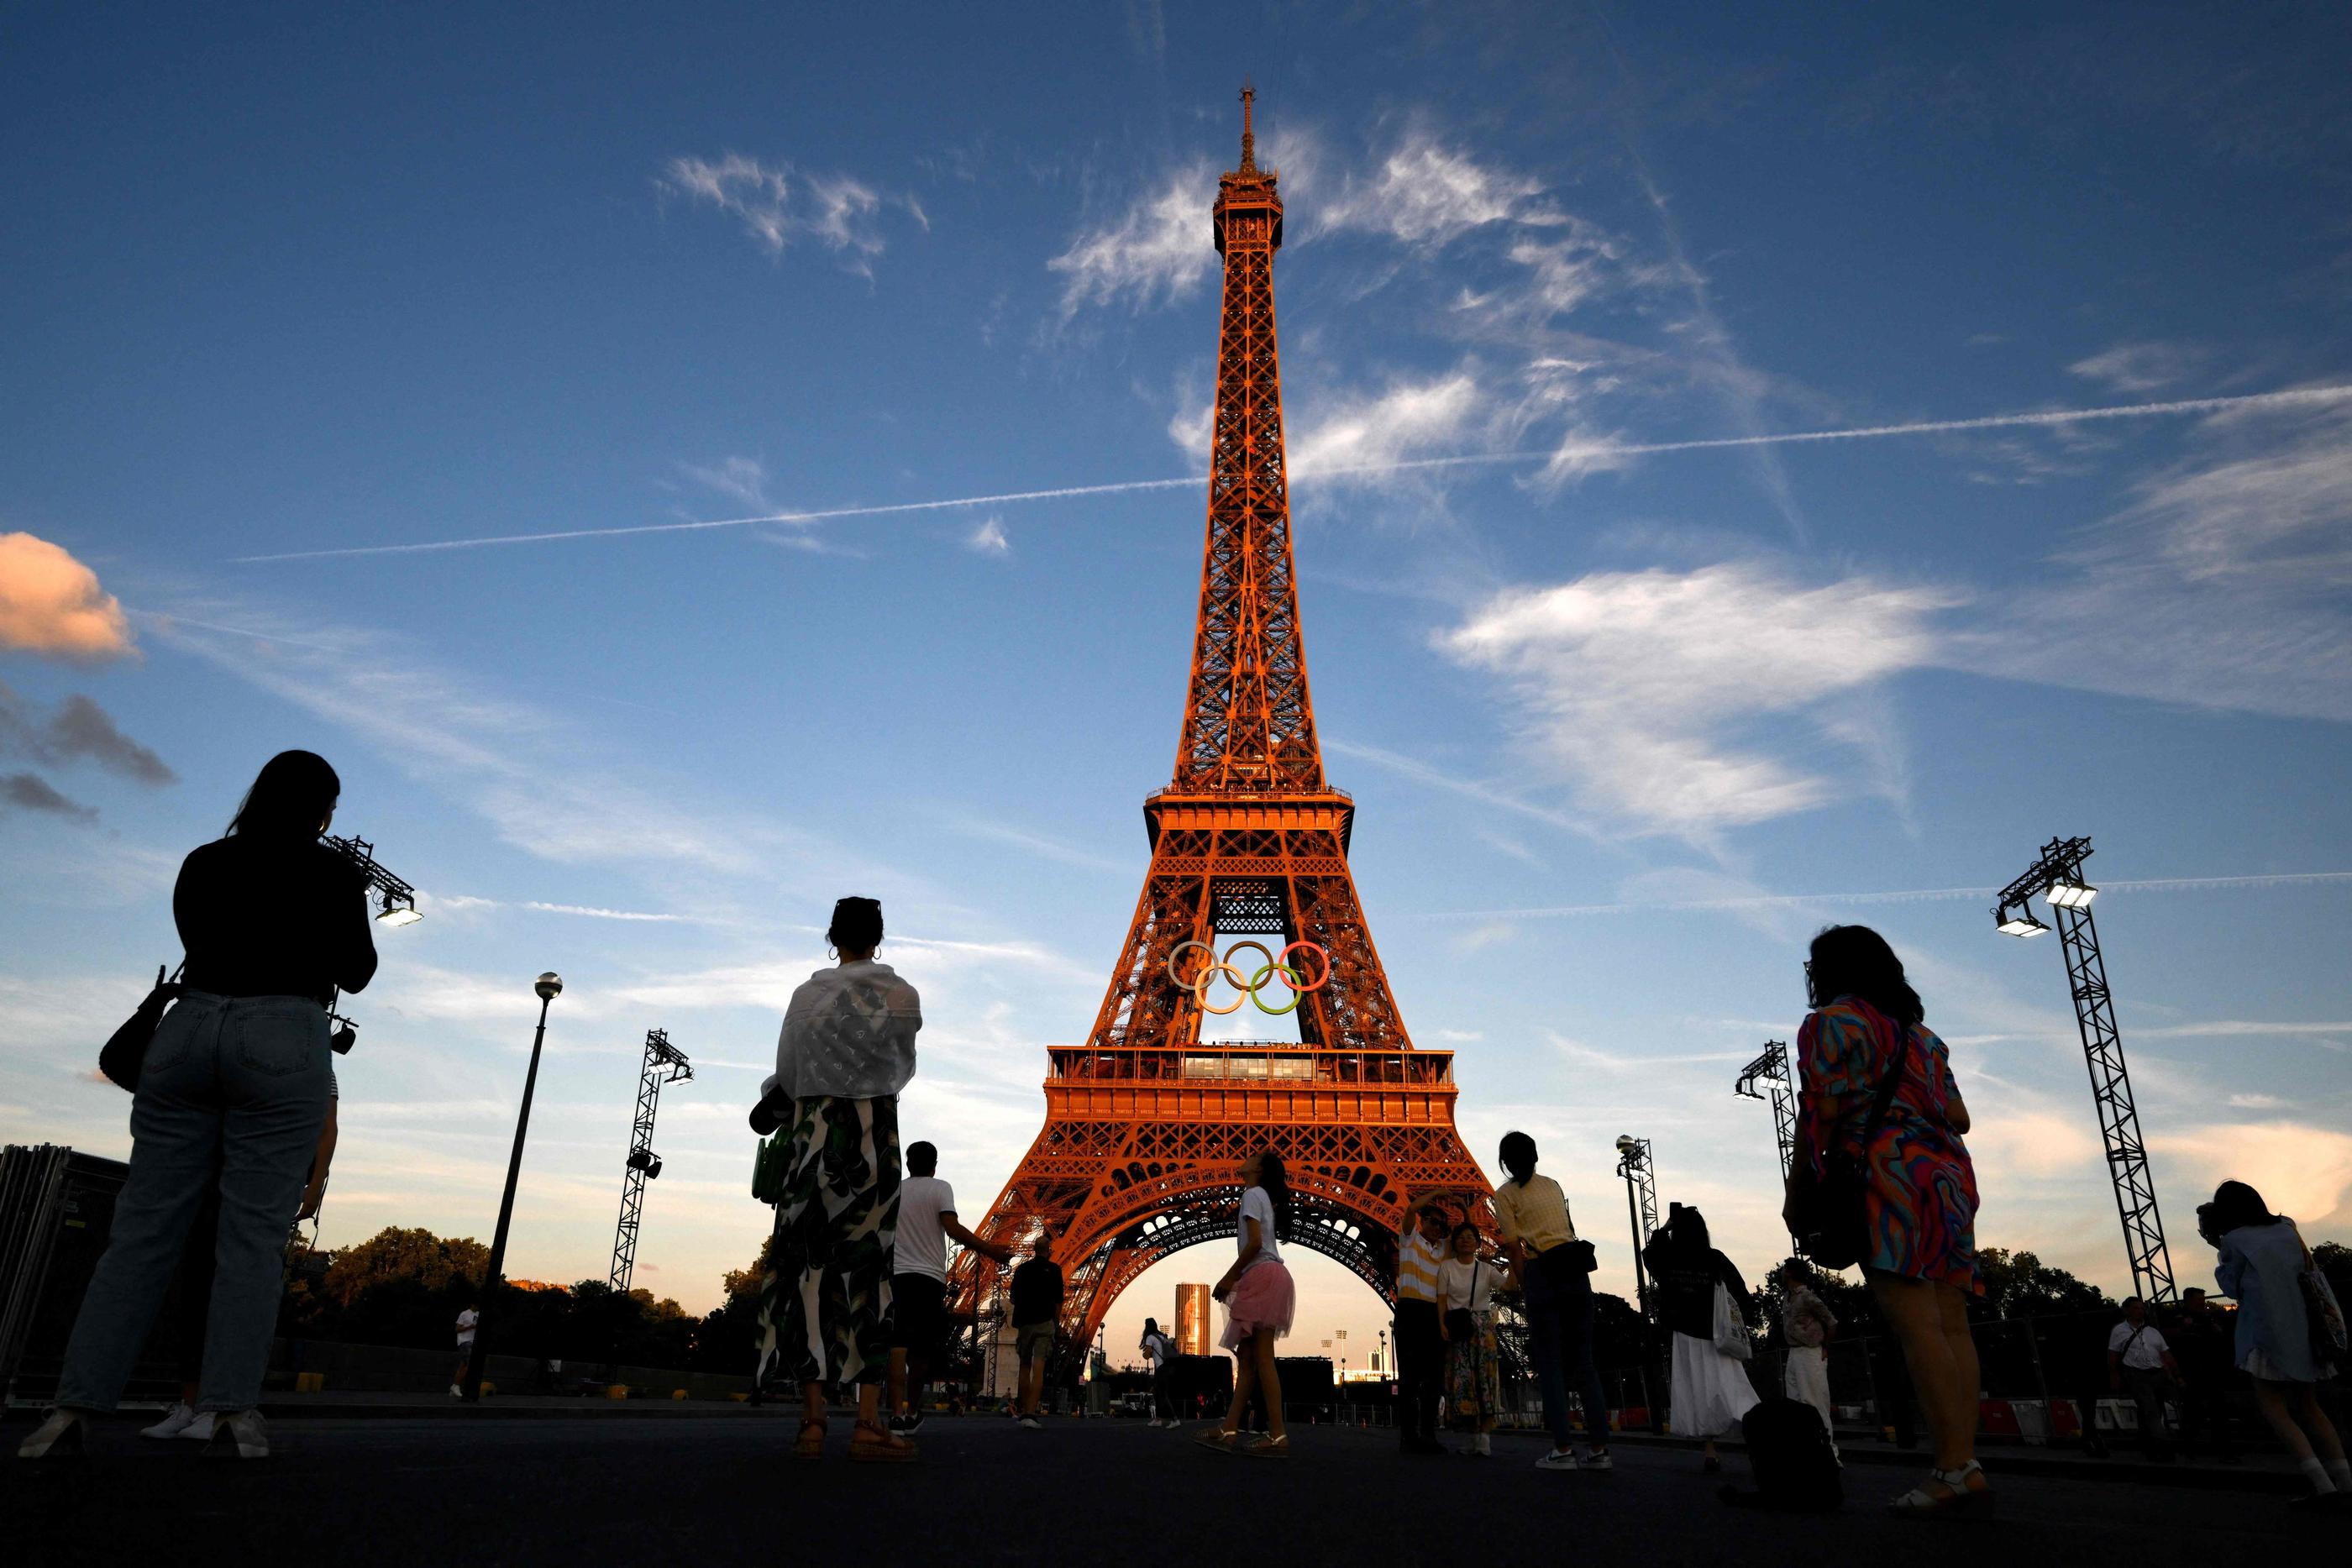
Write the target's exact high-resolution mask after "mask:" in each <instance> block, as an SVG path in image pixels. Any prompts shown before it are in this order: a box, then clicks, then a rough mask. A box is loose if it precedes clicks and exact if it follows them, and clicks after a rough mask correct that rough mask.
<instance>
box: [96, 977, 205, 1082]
mask: <svg viewBox="0 0 2352 1568" xmlns="http://www.w3.org/2000/svg"><path fill="white" fill-rule="evenodd" d="M187 967H188V966H187V964H186V962H185V961H184V960H183V961H182V963H181V965H180V967H179V968H177V969H174V970H173V971H172V977H171V978H170V979H168V980H167V979H165V978H164V977H163V965H161V964H158V965H156V966H155V988H154V989H153V990H152V991H149V992H148V993H147V999H146V1000H145V1001H143V1002H141V1003H140V1004H139V1006H138V1008H137V1009H136V1010H134V1011H133V1012H132V1013H131V1016H130V1017H129V1018H127V1019H123V1020H122V1027H121V1029H118V1030H115V1031H114V1032H113V1033H112V1034H110V1035H109V1036H107V1039H106V1043H105V1044H104V1045H103V1046H100V1048H99V1052H98V1070H99V1071H100V1072H103V1073H104V1074H106V1076H107V1077H108V1078H109V1079H110V1080H111V1081H112V1082H113V1083H114V1084H115V1086H116V1087H117V1088H120V1089H127V1090H129V1091H130V1092H131V1093H133V1094H136V1093H138V1092H139V1071H140V1069H141V1068H142V1067H144V1066H145V1065H146V1062H147V1048H148V1046H150V1045H151V1044H152V1043H153V1042H154V1040H155V1027H156V1026H157V1025H158V1024H160V1023H162V1022H163V1009H165V1008H168V1007H170V1006H171V1005H172V1004H173V1002H175V1001H178V1000H179V999H180V993H181V992H183V991H184V990H186V989H187V988H186V987H185V986H184V985H182V984H180V976H181V974H182V973H183V972H184V971H185V970H186V968H187Z"/></svg>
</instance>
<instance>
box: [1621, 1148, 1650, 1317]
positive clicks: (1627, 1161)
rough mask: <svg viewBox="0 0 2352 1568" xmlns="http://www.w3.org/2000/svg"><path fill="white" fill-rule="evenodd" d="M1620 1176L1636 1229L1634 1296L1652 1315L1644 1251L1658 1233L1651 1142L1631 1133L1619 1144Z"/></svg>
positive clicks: (1628, 1216)
mask: <svg viewBox="0 0 2352 1568" xmlns="http://www.w3.org/2000/svg"><path fill="white" fill-rule="evenodd" d="M1617 1174H1618V1175H1619V1176H1622V1177H1624V1179H1625V1218H1626V1221H1627V1222H1628V1223H1629V1224H1631V1225H1632V1226H1633V1293H1634V1294H1635V1295H1636V1296H1638V1297H1640V1298H1641V1302H1642V1315H1643V1317H1645V1318H1646V1317H1648V1316H1649V1315H1650V1277H1649V1274H1648V1272H1647V1271H1646V1270H1644V1269H1643V1266H1642V1249H1643V1248H1644V1247H1646V1246H1648V1245H1649V1243H1650V1238H1651V1237H1653V1236H1654V1235H1656V1234H1657V1229H1658V1176H1657V1172H1656V1170H1655V1169H1654V1168H1653V1166H1651V1164H1650V1140H1649V1139H1647V1138H1637V1137H1635V1136H1633V1134H1631V1133H1627V1134H1623V1135H1622V1136H1621V1137H1619V1138H1618V1140H1617Z"/></svg>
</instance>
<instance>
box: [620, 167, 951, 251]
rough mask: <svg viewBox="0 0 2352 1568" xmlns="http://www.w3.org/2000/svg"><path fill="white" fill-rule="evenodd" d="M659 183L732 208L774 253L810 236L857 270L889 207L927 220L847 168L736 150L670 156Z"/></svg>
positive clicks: (879, 244) (877, 245)
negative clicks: (840, 170) (813, 166)
mask: <svg viewBox="0 0 2352 1568" xmlns="http://www.w3.org/2000/svg"><path fill="white" fill-rule="evenodd" d="M660 184H661V186H662V188H663V189H665V190H667V191H673V192H676V193H678V194H680V195H683V196H685V197H687V198H688V199H689V200H691V201H694V202H698V203H700V202H709V204H711V205H713V206H715V207H717V208H718V209H719V211H721V212H723V213H727V214H731V215H732V216H734V217H735V218H737V219H738V220H740V222H741V223H742V225H743V228H744V232H745V233H747V234H749V235H751V237H752V238H753V239H755V240H757V241H759V242H760V244H761V246H762V247H764V248H765V249H766V250H767V252H768V253H769V254H770V255H771V256H782V255H783V253H784V252H785V251H786V250H787V249H789V248H790V247H791V246H794V245H798V244H801V243H802V242H803V241H813V242H814V243H816V244H818V245H821V246H824V247H825V248H826V249H828V250H831V251H834V252H835V253H837V254H841V255H844V256H846V257H847V258H849V264H850V267H851V270H853V271H856V272H860V273H864V272H866V271H867V263H868V262H870V261H871V259H872V258H873V257H875V256H879V255H881V254H882V251H883V249H884V248H885V241H884V239H883V237H882V228H881V222H880V217H881V213H882V210H883V209H884V208H885V207H886V206H899V207H903V208H905V209H906V210H907V212H908V214H909V215H910V216H912V217H913V218H914V219H915V221H916V222H917V223H919V224H920V225H922V226H923V227H924V228H926V229H928V228H929V227H930V221H929V218H927V217H926V216H924V214H923V211H922V209H921V208H920V207H919V206H917V205H916V204H915V203H914V200H913V199H912V198H911V197H907V196H896V195H885V194H884V193H881V192H879V191H877V190H876V189H875V188H874V187H872V186H870V185H867V184H866V183H863V182H862V181H858V180H856V179H853V178H851V177H850V176H849V175H847V174H818V173H811V172H804V171H802V170H798V169H795V168H794V167H793V165H792V164H791V163H789V162H781V161H780V162H774V163H763V162H761V161H760V160H759V159H756V158H746V157H744V156H743V155H742V154H740V153H738V152H730V153H728V154H727V155H726V156H725V157H723V158H719V159H717V160H712V159H708V158H673V159H671V160H670V162H669V164H668V167H667V169H666V170H665V171H664V172H663V175H662V179H661V181H660Z"/></svg>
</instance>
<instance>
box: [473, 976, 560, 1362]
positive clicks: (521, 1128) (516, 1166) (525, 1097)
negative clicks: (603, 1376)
mask: <svg viewBox="0 0 2352 1568" xmlns="http://www.w3.org/2000/svg"><path fill="white" fill-rule="evenodd" d="M532 988H533V989H534V990H536V991H538V993H539V1029H538V1031H537V1032H536V1033H534V1034H533V1035H532V1036H531V1037H530V1071H527V1072H525V1073H524V1074H523V1080H522V1111H521V1113H520V1114H518V1115H517V1116H516V1117H515V1136H514V1152H513V1153H512V1154H510V1155H508V1156H507V1190H506V1196H505V1197H501V1198H499V1228H498V1231H497V1233H496V1234H495V1235H493V1236H492V1237H491V1238H490V1266H489V1269H488V1271H486V1272H485V1273H484V1274H483V1276H482V1304H481V1305H480V1306H479V1307H478V1308H476V1309H475V1312H474V1351H473V1354H471V1355H469V1356H467V1358H466V1382H465V1396H466V1401H467V1403H468V1404H472V1403H475V1402H477V1401H478V1400H479V1399H480V1398H481V1397H482V1364H483V1363H484V1362H485V1361H487V1360H488V1356H489V1340H490V1322H491V1317H490V1303H491V1301H492V1300H493V1298H495V1297H496V1296H497V1294H498V1290H499V1283H500V1281H503V1280H504V1279H505V1278H506V1266H507V1227H508V1225H509V1222H511V1221H512V1220H513V1218H514V1197H515V1181H516V1179H517V1178H518V1177H520V1176H521V1175H522V1141H523V1137H524V1135H525V1134H528V1133H529V1132H530V1097H531V1093H532V1092H533V1091H534V1090H536V1089H537V1088H538V1087H539V1051H540V1047H541V1046H542V1045H544V1044H546V1043H547V1005H548V1003H550V1002H551V1001H553V1000H554V999H555V998H557V997H559V996H562V994H563V981H562V979H561V978H560V977H558V976H557V975H556V973H555V971H554V970H552V969H551V970H549V971H548V972H547V973H546V974H544V975H541V977H539V978H538V980H537V981H536V982H534V983H533V986H532Z"/></svg>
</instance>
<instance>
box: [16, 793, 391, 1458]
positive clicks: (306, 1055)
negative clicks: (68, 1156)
mask: <svg viewBox="0 0 2352 1568" xmlns="http://www.w3.org/2000/svg"><path fill="white" fill-rule="evenodd" d="M341 792H342V784H341V780H340V779H337V778H336V776H335V770H334V769H333V768H330V767H329V766H328V765H327V762H326V759H325V758H321V757H318V756H316V755H314V754H312V753H310V752H308V751H284V752H280V753H278V755H277V756H276V757H273V758H270V759H269V761H268V764H267V765H266V766H265V767H264V768H262V769H261V774H260V776H259V777H258V778H257V779H255V780H254V781H253V788H252V789H250V790H248V791H247V793H246V797H245V803H244V804H243V805H242V806H240V807H239V808H238V809H237V813H236V819H235V820H234V821H231V822H230V823H229V828H228V834H227V836H226V837H225V838H222V839H219V840H217V841H215V842H212V843H209V844H205V845H204V846H202V847H201V848H199V849H197V850H196V851H195V852H194V853H192V854H190V855H189V856H188V858H187V860H186V861H185V862H184V863H183V864H182V865H181V867H180V880H179V883H178V885H177V886H176V887H175V888H174V889H173V894H172V915H173V919H174V921H175V922H176V923H177V924H178V925H179V929H180V941H181V943H182V945H183V946H184V948H185V949H186V952H187V967H186V969H185V971H184V974H183V976H182V978H183V981H184V988H183V991H182V994H181V996H180V998H179V1000H178V1001H176V1002H174V1003H173V1006H172V1009H171V1011H169V1012H168V1013H166V1014H164V1015H163V1024H162V1025H161V1027H159V1028H158V1029H157V1030H156V1031H155V1038H154V1040H153V1042H152V1044H150V1045H149V1046H148V1048H147V1057H146V1061H145V1063H144V1065H143V1066H142V1069H141V1071H140V1075H139V1092H138V1094H137V1096H136V1098H135V1099H133V1101H132V1102H131V1174H130V1176H129V1177H128V1179H127V1180H126V1181H125V1182H124V1184H123V1187H122V1195H121V1197H120V1198H119V1199H117V1200H116V1203H115V1208H114V1224H113V1228H112V1231H111V1233H110V1237H109V1239H108V1241H107V1246H106V1253H105V1255H104V1256H103V1257H101V1258H100V1260H99V1262H98V1270H97V1272H96V1273H95V1274H93V1275H92V1276H91V1278H90V1282H89V1291H87V1292H86V1293H85V1294H84V1295H83V1297H82V1302H81V1313H80V1315H79V1317H77V1318H76V1319H75V1320H74V1330H73V1337H72V1339H71V1340H70V1341H68V1343H67V1346H66V1359H65V1369H64V1371H63V1372H62V1373H61V1374H60V1375H59V1376H58V1397H57V1406H56V1407H55V1408H54V1409H52V1410H51V1411H50V1412H49V1416H48V1419H47V1421H45V1422H43V1423H42V1425H41V1427H40V1429H39V1430H38V1431H36V1432H35V1433H34V1434H33V1435H32V1436H31V1437H28V1438H26V1440H25V1443H24V1446H23V1447H22V1448H18V1449H17V1450H16V1451H17V1455H18V1457H19V1458H28V1459H37V1458H53V1457H61V1456H67V1455H73V1454H79V1453H80V1452H81V1451H82V1444H83V1437H84V1434H85V1431H86V1429H87V1427H88V1426H89V1417H90V1416H94V1415H98V1414H101V1413H103V1412H106V1411H110V1410H112V1409H113V1408H114V1406H115V1402H116V1400H117V1399H118V1398H120V1397H121V1393H122V1385H123V1384H124V1382H126V1381H127V1380H128V1379H129V1377H130V1375H131V1367H132V1365H133V1364H135V1363H136V1362H137V1361H138V1359H139V1353H140V1351H141V1349H142V1347H143V1346H144V1345H145V1343H146V1342H147V1331H148V1329H149V1327H150V1325H151V1324H152V1322H153V1321H154V1317H155V1309H156V1306H157V1304H158V1303H159V1302H160V1301H162V1299H163V1292H164V1290H165V1287H167V1286H168V1285H169V1284H170V1283H171V1281H172V1275H173V1270H174V1269H175V1268H176V1267H177V1266H178V1264H179V1260H180V1252H181V1249H182V1248H183V1246H184V1244H185V1242H186V1240H187V1237H188V1229H189V1227H190V1225H191V1224H192V1222H193V1221H194V1218H195V1214H196V1210H197V1207H199V1205H200V1204H201V1202H202V1200H203V1198H204V1195H205V1188H206V1187H207V1186H215V1189H216V1191H217V1192H218V1195H219V1198H220V1227H219V1237H218V1240H217V1241H216V1243H215V1252H214V1257H215V1269H214V1275H213V1287H212V1301H211V1304H210V1308H209V1311H208V1314H207V1319H206V1328H205V1354H204V1375H203V1378H202V1382H201V1385H200V1388H199V1392H198V1396H197V1400H196V1408H197V1409H198V1410H199V1411H203V1412H210V1413H212V1414H213V1416H214V1417H215V1420H214V1427H213V1438H212V1441H211V1443H210V1444H209V1445H208V1446H207V1447H206V1448H205V1453H206V1454H207V1455H209V1456H213V1457H215V1458H246V1459H257V1458H266V1457H267V1456H268V1452H269V1439H268V1434H267V1432H266V1431H265V1429H264V1428H263V1426H262V1421H261V1413H260V1412H259V1411H257V1410H256V1409H255V1408H254V1406H255V1404H256V1403H257V1401H258V1400H259V1399H260V1397H261V1375H262V1372H263V1369H264V1368H265V1366H266V1365H267V1364H268V1359H269V1337H270V1334H271V1333H272V1331H273V1330H274V1329H275V1328H276V1327H277V1322H278V1288H279V1281H280V1268H281V1257H280V1254H281V1249H283V1247H284V1245H285V1241H286V1227H287V1225H288V1224H289V1222H290V1221H291V1220H292V1218H294V1211H295V1209H296V1208H297V1207H299V1205H300V1204H301V1202H302V1188H303V1183H304V1181H305V1179H306V1178H307V1177H308V1176H309V1174H310V1161H311V1155H312V1154H313V1153H314V1151H315V1150H316V1149H317V1148H318V1145H319V1133H320V1128H321V1127H322V1126H324V1125H325V1124H326V1120H327V1097H328V1092H329V1084H330V1082H331V1073H330V1071H329V1068H328V1064H327V1059H328V1053H329V1047H328V1044H327V1033H328V1030H327V1001H328V999H329V998H330V997H331V996H332V995H333V993H334V991H335V989H336V988H338V987H340V988H342V989H343V990H347V991H356V990H359V989H360V988H362V987H364V986H365V985H366V984H367V983H368V981H369V980H370V979H371V978H372V977H373V976H374V974H375V962H376V960H375V942H374V939H373V936H371V935H370V931H369V926H368V914H367V891H366V886H365V883H363V882H362V880H361V878H360V875H359V873H358V872H357V871H355V870H354V869H353V868H352V865H351V863H350V862H347V861H345V860H344V859H343V857H342V856H341V855H340V854H338V853H337V852H335V851H333V850H332V849H330V848H329V847H328V846H326V845H325V844H322V843H320V841H319V838H320V834H322V833H324V832H325V831H327V824H328V822H329V821H331V819H332V818H333V816H334V813H335V801H336V799H337V797H338V796H340V795H341Z"/></svg>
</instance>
